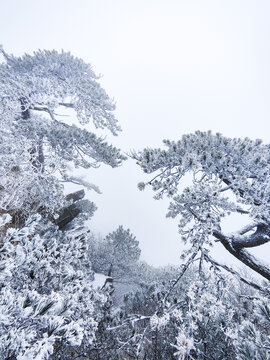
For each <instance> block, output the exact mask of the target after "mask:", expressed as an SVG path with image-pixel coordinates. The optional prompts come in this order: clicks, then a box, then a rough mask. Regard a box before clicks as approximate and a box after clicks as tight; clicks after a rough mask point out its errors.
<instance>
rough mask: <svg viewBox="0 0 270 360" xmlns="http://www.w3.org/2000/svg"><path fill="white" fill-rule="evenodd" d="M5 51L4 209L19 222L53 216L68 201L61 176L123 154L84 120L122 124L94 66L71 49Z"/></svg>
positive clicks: (1, 75)
mask: <svg viewBox="0 0 270 360" xmlns="http://www.w3.org/2000/svg"><path fill="white" fill-rule="evenodd" d="M1 54H2V58H3V59H2V60H3V61H2V62H1V63H0V108H1V126H0V157H1V159H0V160H1V161H0V192H1V198H0V214H9V215H10V216H11V217H12V222H13V224H15V225H18V226H21V225H23V223H24V221H25V220H26V219H27V217H28V216H29V215H32V214H35V213H36V212H39V213H42V214H43V215H49V216H51V217H55V215H56V213H57V211H58V210H60V208H61V207H62V206H63V204H64V203H65V201H64V200H65V199H64V197H63V191H62V185H61V184H60V182H59V179H61V180H63V181H74V176H72V174H70V173H69V171H68V169H69V167H70V166H71V165H73V166H75V167H83V168H91V167H97V166H98V165H99V164H100V163H105V164H108V165H110V166H112V167H116V166H119V165H120V164H121V162H122V161H123V160H124V159H125V157H124V156H123V155H122V154H121V153H120V151H119V150H118V149H116V148H115V147H113V146H112V145H109V144H107V143H106V142H105V141H104V139H103V138H100V137H98V136H97V135H96V134H95V133H94V132H90V131H89V130H87V128H86V126H85V125H87V126H88V127H89V126H90V125H91V124H93V125H94V128H101V129H105V128H106V129H108V130H109V131H110V132H111V133H112V134H114V135H117V133H118V132H119V130H120V127H119V126H118V124H117V120H116V119H115V117H114V114H113V110H114V108H115V105H114V103H113V102H112V101H111V100H110V98H109V97H108V95H107V94H106V92H105V91H104V90H103V89H102V88H101V86H100V85H99V83H98V82H97V80H98V78H97V76H96V75H95V74H94V72H93V71H92V69H91V66H90V65H88V64H86V63H84V62H83V61H82V60H81V59H78V58H75V57H73V56H72V55H71V54H70V53H66V52H61V53H58V52H57V51H38V52H36V53H34V55H24V56H22V57H15V56H12V55H9V54H7V53H6V52H5V51H4V50H3V49H2V50H1ZM64 109H69V111H70V115H71V119H72V121H73V123H74V124H75V125H74V124H68V123H67V121H65V120H66V117H64V116H62V115H63V110H64ZM56 176H57V177H56ZM75 180H76V182H78V179H75ZM93 188H95V187H94V186H93Z"/></svg>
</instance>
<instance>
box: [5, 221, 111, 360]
mask: <svg viewBox="0 0 270 360" xmlns="http://www.w3.org/2000/svg"><path fill="white" fill-rule="evenodd" d="M86 254H87V243H86V241H85V235H84V234H83V233H80V232H75V231H74V232H73V233H72V232H71V233H69V234H67V233H64V232H61V231H59V230H57V228H56V227H54V226H52V225H49V224H48V223H46V224H44V225H43V223H42V222H41V220H40V218H39V217H36V218H33V219H31V221H30V220H29V222H28V223H26V226H25V227H23V228H22V229H21V230H15V229H9V230H8V232H7V235H6V237H5V238H4V239H3V246H2V248H1V251H0V256H1V271H0V278H1V284H2V287H1V291H0V359H3V360H4V359H7V358H9V357H11V356H16V358H17V359H18V360H22V359H23V360H26V359H27V360H29V359H31V360H45V359H48V358H49V355H51V354H52V353H53V350H54V345H55V343H56V342H57V341H61V342H63V343H66V344H69V345H71V346H77V345H81V344H82V343H83V342H85V343H86V344H88V345H89V344H91V343H92V342H93V340H94V338H95V331H96V329H97V324H98V321H99V320H100V319H99V316H100V315H99V314H100V309H101V307H102V306H103V304H104V303H105V301H106V298H105V296H104V295H102V294H99V292H97V291H96V290H94V289H93V288H92V286H91V282H92V281H93V279H94V277H93V272H92V270H91V267H90V266H89V259H88V258H87V256H86Z"/></svg>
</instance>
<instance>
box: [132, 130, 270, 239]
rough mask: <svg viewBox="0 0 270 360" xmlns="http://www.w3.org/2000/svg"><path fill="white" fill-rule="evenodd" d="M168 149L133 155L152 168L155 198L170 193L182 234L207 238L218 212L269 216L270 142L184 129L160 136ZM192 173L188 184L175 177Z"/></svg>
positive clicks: (219, 217) (264, 218) (172, 210)
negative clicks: (173, 137) (176, 136)
mask: <svg viewBox="0 0 270 360" xmlns="http://www.w3.org/2000/svg"><path fill="white" fill-rule="evenodd" d="M164 145H165V146H166V148H167V149H165V150H162V149H145V150H143V151H141V152H139V153H137V154H133V157H134V158H135V159H136V160H137V163H138V164H139V165H140V166H141V168H142V169H143V171H144V172H146V173H154V177H153V179H152V180H150V181H149V182H148V183H146V184H143V183H140V184H139V188H140V189H141V190H143V189H144V187H145V186H146V185H150V186H151V187H152V189H153V190H154V191H155V192H156V195H155V198H157V199H160V198H162V197H163V196H164V195H166V196H168V197H169V198H170V199H171V203H170V206H169V212H168V214H167V216H168V217H176V216H180V220H179V230H180V233H181V234H182V235H183V239H184V240H185V241H186V240H189V241H191V243H193V244H199V245H201V244H202V243H207V242H211V238H210V235H211V234H212V233H213V231H214V230H219V229H220V225H221V221H222V218H224V217H225V216H229V215H230V214H231V213H236V212H240V213H247V214H249V216H250V217H251V218H252V219H254V220H256V221H263V222H268V221H269V220H270V215H269V214H270V211H269V210H270V200H269V199H270V196H269V194H270V185H269V184H270V165H269V164H270V147H269V145H263V144H262V143H261V141H259V140H256V141H252V140H250V139H248V138H245V139H229V138H226V137H223V136H221V135H220V134H216V135H213V134H211V132H207V133H205V132H199V131H198V132H196V133H195V134H190V135H185V136H183V137H182V139H181V140H180V141H178V142H174V141H169V140H166V141H165V140H164ZM188 173H189V174H192V179H193V181H192V184H191V185H190V186H188V187H186V188H184V189H183V190H182V191H181V192H180V191H179V183H180V181H181V180H182V179H183V177H184V176H185V175H186V174H188Z"/></svg>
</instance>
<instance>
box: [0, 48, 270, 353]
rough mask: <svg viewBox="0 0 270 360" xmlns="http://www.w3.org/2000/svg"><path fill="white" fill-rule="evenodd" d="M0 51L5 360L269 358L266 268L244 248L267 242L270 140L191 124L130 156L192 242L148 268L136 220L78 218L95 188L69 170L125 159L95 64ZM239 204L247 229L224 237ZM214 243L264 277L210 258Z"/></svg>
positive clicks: (51, 54)
mask: <svg viewBox="0 0 270 360" xmlns="http://www.w3.org/2000/svg"><path fill="white" fill-rule="evenodd" d="M1 54H2V62H1V63H0V94H1V97H0V108H1V126H0V158H1V162H0V264H1V266H0V279H1V286H0V360H48V359H50V360H54V359H55V360H56V359H79V360H82V359H93V360H98V359H102V360H106V359H108V360H121V359H122V360H123V359H130V360H131V359H134V360H135V359H136V360H143V359H144V360H152V359H153V360H168V359H177V360H187V359H201V360H205V359H213V360H218V359H220V360H222V359H228V360H234V359H235V360H248V359H250V360H254V359H262V360H263V359H264V360H267V359H269V356H270V342H269V332H270V305H269V298H270V291H269V280H270V269H269V267H268V266H267V265H264V264H262V263H261V262H260V261H259V260H258V259H256V258H255V257H254V256H252V255H251V254H250V253H249V252H248V251H247V250H246V249H247V248H252V247H257V246H263V245H264V244H266V243H268V242H269V241H270V230H269V222H270V217H269V210H270V208H269V207H270V200H269V199H270V196H269V195H270V194H269V180H270V179H269V177H270V175H269V174H270V171H269V170H270V169H269V164H270V148H269V145H264V144H263V143H262V142H261V141H259V140H256V141H253V140H250V139H248V138H245V139H231V138H226V137H224V136H222V135H221V134H215V135H214V134H212V133H211V132H199V131H198V132H196V133H195V134H190V135H184V136H183V137H182V139H181V140H179V141H178V142H172V141H169V140H166V141H164V145H165V146H166V148H165V150H164V149H144V150H142V151H138V152H133V153H132V154H131V155H130V157H131V158H133V160H135V161H136V162H137V164H138V165H139V166H140V167H141V168H142V170H143V171H144V172H145V173H147V174H153V175H151V176H152V178H151V179H150V180H149V181H148V182H146V183H142V182H141V183H140V184H139V185H138V187H139V189H140V190H143V189H144V188H145V187H146V186H151V187H152V189H153V191H154V192H155V199H162V198H163V197H164V196H166V197H168V198H169V199H170V205H169V211H168V214H167V216H168V217H172V218H176V217H177V218H179V224H178V227H179V233H180V235H181V238H182V240H184V242H185V243H186V244H187V245H188V250H187V251H186V252H185V253H184V254H183V255H184V261H183V262H182V263H181V264H179V266H168V267H165V268H153V267H152V266H150V265H148V264H147V263H145V262H143V261H141V260H140V253H141V250H140V248H139V241H138V240H137V239H136V236H135V235H133V234H132V233H131V231H130V229H125V228H124V226H123V225H119V227H118V228H117V229H115V230H114V231H112V232H110V233H109V234H108V235H107V236H105V237H100V236H98V234H96V233H95V232H94V231H93V230H92V229H91V223H89V222H86V220H88V219H90V218H91V217H92V216H94V212H95V210H96V205H95V204H94V203H93V202H92V201H90V200H88V199H85V190H86V189H88V190H89V189H91V190H94V191H99V190H98V187H97V186H96V185H93V184H91V183H90V182H85V181H84V180H82V179H80V177H78V176H75V175H74V173H73V172H74V169H76V168H84V169H88V170H89V177H90V175H91V171H94V169H95V168H96V167H98V166H99V165H100V164H105V165H109V166H110V167H111V168H115V167H118V166H120V165H122V164H124V161H125V160H126V159H127V156H126V155H124V154H123V153H122V151H121V150H120V149H117V148H116V147H114V146H113V145H111V144H108V143H107V142H106V141H105V140H104V138H103V137H99V136H97V135H96V133H95V129H97V128H99V129H101V130H102V131H104V132H105V131H109V132H111V133H112V134H113V135H117V134H118V133H119V131H120V130H121V129H120V126H119V125H118V122H117V120H116V118H115V116H114V113H113V111H114V109H115V104H114V102H113V101H112V100H111V99H110V98H109V97H108V95H107V94H106V92H105V90H104V89H102V87H101V86H100V84H99V82H98V80H99V79H98V77H97V76H96V75H95V73H94V72H93V70H92V68H91V66H90V65H89V64H86V63H85V62H84V61H83V60H81V59H78V58H75V57H74V56H72V55H71V54H70V53H66V52H61V53H58V52H57V51H38V52H36V53H34V54H33V55H24V56H22V57H15V56H13V55H10V54H7V53H6V52H5V51H4V50H3V49H1ZM63 109H69V110H70V111H72V116H73V117H74V118H75V120H76V121H77V123H76V124H77V125H75V124H74V125H70V124H68V122H67V121H65V118H64V117H62V116H61V110H63ZM91 126H92V130H91V131H90V129H91ZM123 136H124V134H123ZM112 171H113V169H112ZM186 174H191V175H192V179H193V180H192V183H191V185H190V186H187V187H185V188H184V189H183V190H181V187H180V184H181V180H183V178H184V177H185V175H186ZM70 182H71V183H75V184H76V185H78V186H80V187H81V189H80V190H79V191H76V192H72V193H68V194H66V192H65V188H64V185H66V184H68V183H70ZM134 186H136V184H134ZM119 196H121V194H119ZM153 206H154V205H153ZM233 214H241V215H242V216H244V217H246V218H247V226H245V227H244V228H241V229H239V230H238V231H236V232H233V233H230V234H227V233H225V232H224V230H223V223H222V221H223V219H224V218H226V217H230V216H232V215H233ZM104 221H106V219H104ZM157 221H160V220H159V219H157ZM89 224H90V225H89ZM216 241H218V242H220V243H221V244H222V245H223V247H224V252H229V253H231V254H232V255H234V256H235V257H236V258H237V259H238V260H240V261H241V262H242V263H243V264H245V265H247V266H248V267H249V268H250V269H252V270H253V271H255V273H257V274H259V275H261V276H262V279H263V281H261V280H260V279H258V277H256V280H254V279H253V278H252V276H251V272H247V273H246V274H243V273H241V272H237V271H235V270H234V269H232V268H230V267H228V266H227V265H224V264H220V263H219V262H217V261H216V260H215V259H214V258H212V256H211V254H210V252H209V247H210V246H212V245H215V242H216ZM153 251H154V249H153ZM97 279H101V280H100V282H99V283H98V284H97Z"/></svg>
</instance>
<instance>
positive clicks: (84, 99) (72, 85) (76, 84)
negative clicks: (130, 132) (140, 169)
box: [0, 51, 120, 134]
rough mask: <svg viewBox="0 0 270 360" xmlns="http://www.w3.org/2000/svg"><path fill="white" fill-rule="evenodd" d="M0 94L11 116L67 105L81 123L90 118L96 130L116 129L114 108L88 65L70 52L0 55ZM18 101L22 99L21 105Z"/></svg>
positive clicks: (114, 131)
mask: <svg viewBox="0 0 270 360" xmlns="http://www.w3.org/2000/svg"><path fill="white" fill-rule="evenodd" d="M3 55H4V58H5V63H3V64H2V65H1V68H0V74H1V82H0V92H1V94H2V104H3V106H4V108H6V109H9V112H10V114H12V117H16V115H17V116H18V114H20V113H21V111H22V106H23V110H27V109H33V108H34V107H35V106H36V105H39V106H46V107H47V108H48V109H49V110H51V111H53V110H55V109H56V108H57V107H58V106H59V105H60V104H61V103H65V102H66V104H69V106H70V107H72V108H74V110H75V111H76V113H77V116H78V119H79V121H80V122H81V123H82V124H85V123H87V122H89V120H90V119H91V120H92V121H93V122H94V124H95V126H96V127H100V128H105V127H107V128H108V129H109V130H110V131H111V132H112V133H114V134H116V132H117V131H119V130H120V128H119V126H118V125H117V121H116V119H115V118H114V115H113V113H112V111H113V110H114V109H115V105H114V104H113V102H112V101H111V100H110V99H109V97H108V95H107V94H106V93H105V91H104V90H103V89H102V88H101V87H100V85H99V84H98V82H97V76H96V75H95V74H94V72H93V71H92V69H91V66H90V65H88V64H86V63H84V62H83V60H81V59H78V58H75V57H73V56H72V55H71V54H70V53H67V52H61V53H58V52H57V51H38V52H35V53H34V55H32V56H31V55H24V56H23V57H14V56H12V55H9V54H6V53H5V52H3ZM20 99H23V104H22V101H20Z"/></svg>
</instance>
